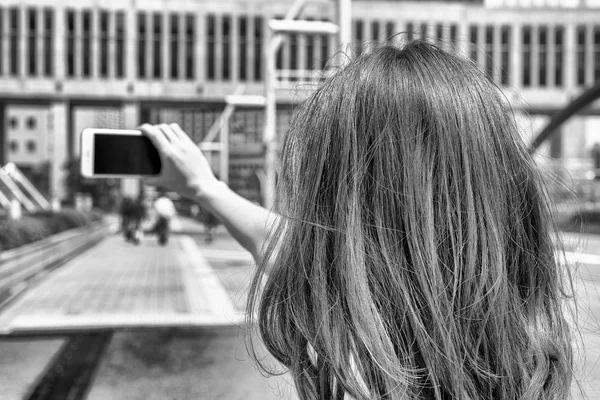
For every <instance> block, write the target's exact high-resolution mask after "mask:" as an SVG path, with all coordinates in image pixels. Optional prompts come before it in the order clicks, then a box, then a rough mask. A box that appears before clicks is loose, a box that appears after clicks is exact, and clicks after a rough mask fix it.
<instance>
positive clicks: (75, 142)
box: [0, 0, 600, 400]
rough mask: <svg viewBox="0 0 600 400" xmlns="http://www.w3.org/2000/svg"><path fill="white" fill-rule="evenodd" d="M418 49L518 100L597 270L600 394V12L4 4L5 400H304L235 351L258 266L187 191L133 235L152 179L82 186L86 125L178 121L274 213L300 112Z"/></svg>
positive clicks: (585, 264)
mask: <svg viewBox="0 0 600 400" xmlns="http://www.w3.org/2000/svg"><path fill="white" fill-rule="evenodd" d="M293 20H297V21H296V22H294V21H293ZM414 39H420V40H425V41H430V42H432V43H436V44H438V45H439V46H440V47H442V48H444V49H446V50H448V51H450V52H454V53H456V54H459V55H462V56H464V57H466V58H469V59H471V60H472V61H473V62H474V63H476V64H477V65H478V66H479V67H480V68H481V70H482V71H484V72H485V73H486V74H487V76H488V77H489V78H490V79H491V80H493V81H494V82H495V84H496V85H497V86H498V87H499V88H500V89H501V90H502V91H503V93H504V94H505V97H506V101H507V103H509V104H510V105H511V106H512V108H513V110H514V113H515V116H516V119H517V121H518V124H519V134H520V135H521V136H522V138H523V140H524V142H525V143H526V144H527V145H528V146H529V148H530V150H531V151H532V153H533V154H534V158H535V161H536V163H537V164H538V165H539V167H540V169H541V171H542V173H543V175H544V177H545V179H546V182H547V184H548V191H549V194H550V196H551V198H552V200H553V205H554V207H555V210H556V211H557V215H558V217H559V218H558V223H559V228H560V229H561V233H562V235H563V238H565V244H566V250H567V254H566V256H567V260H566V261H567V262H568V263H570V264H573V265H579V266H581V267H582V268H581V269H580V270H579V272H578V273H579V275H578V282H579V284H578V291H579V293H580V294H581V298H582V301H584V302H585V303H586V304H588V306H589V307H588V309H587V310H588V311H589V310H591V312H589V313H587V314H585V315H586V316H589V318H588V319H587V320H586V321H587V322H586V325H585V326H586V327H587V328H586V331H585V337H584V341H585V342H586V344H587V349H586V350H583V348H582V347H578V351H579V353H578V354H579V355H587V356H588V358H587V361H583V362H582V363H583V364H582V371H584V372H583V373H582V374H581V376H580V378H581V381H582V382H583V384H584V387H585V391H586V392H587V394H588V396H589V398H591V399H596V398H597V399H600V369H599V368H598V367H597V363H598V360H600V340H599V339H598V338H599V337H600V329H599V328H598V321H600V295H599V294H598V285H599V284H600V269H599V266H600V236H598V235H597V234H598V233H600V101H599V100H598V98H600V0H445V1H444V0H436V1H428V0H427V1H425V0H422V1H415V0H412V1H405V0H373V1H372V0H277V1H274V0H79V1H77V2H73V1H66V0H0V250H1V253H0V355H1V356H0V360H1V361H0V398H2V399H65V398H69V399H79V398H82V399H83V398H87V399H100V400H103V399H127V400H129V399H138V398H139V399H165V398H173V399H191V398H194V399H198V398H200V399H217V398H223V399H244V400H247V399H257V400H258V399H260V400H263V399H270V398H279V397H284V398H288V399H295V398H297V396H296V395H295V391H294V389H293V385H292V386H288V389H286V390H284V391H282V392H278V390H275V389H274V387H277V388H280V386H279V384H277V385H273V384H272V382H273V381H272V380H271V381H269V382H271V383H265V381H264V380H263V379H262V377H261V376H260V374H259V373H258V372H257V371H256V370H255V368H254V366H253V365H252V364H251V363H250V362H249V361H248V359H249V358H248V355H247V354H246V353H245V351H244V350H243V345H242V344H240V334H239V332H238V331H237V327H238V326H237V324H239V323H241V322H240V321H241V319H240V315H242V316H243V312H244V307H245V294H244V293H245V288H247V284H248V281H249V277H251V275H252V272H253V262H252V260H251V257H250V256H249V255H248V253H247V252H246V251H245V250H244V249H243V248H241V246H239V245H238V244H237V243H236V242H235V241H234V240H233V239H232V238H231V237H230V236H229V235H228V234H227V232H226V231H225V229H223V227H219V226H218V221H214V220H213V221H212V222H211V221H209V219H208V216H206V215H205V214H203V212H202V210H200V209H199V207H198V205H196V204H193V202H191V201H189V200H185V199H182V198H180V197H179V196H177V195H176V194H175V193H170V194H169V196H170V198H171V199H172V200H173V202H174V203H175V207H176V208H177V214H178V217H177V218H174V221H173V223H172V228H173V238H172V239H171V241H170V242H169V244H168V245H165V246H159V245H158V244H156V241H155V239H154V237H153V236H151V232H147V233H148V235H147V236H146V237H143V236H139V237H136V240H137V242H136V244H132V243H130V242H129V241H127V242H126V241H123V240H122V238H120V237H119V236H118V235H115V233H116V232H117V231H118V230H119V222H118V218H119V216H118V213H119V212H120V207H121V205H122V204H123V199H124V198H130V199H139V200H141V201H142V203H144V202H145V203H144V204H146V206H147V208H148V209H149V208H151V204H152V199H153V198H154V197H156V193H157V191H156V188H153V187H150V186H146V185H144V184H143V183H142V182H141V181H140V180H138V179H85V178H83V177H82V176H81V174H80V153H81V150H80V133H81V131H82V130H83V129H85V128H88V127H95V128H120V129H122V128H125V129H133V128H135V127H136V126H138V125H140V124H141V123H144V122H149V123H158V122H168V123H172V122H175V123H178V124H179V125H181V127H182V128H183V129H184V130H185V131H186V132H187V133H188V134H189V135H190V136H191V137H192V138H193V140H194V142H196V143H198V145H199V146H200V147H201V148H202V149H203V151H204V153H205V154H206V156H207V157H208V159H209V161H210V163H211V165H212V167H213V169H214V171H215V173H216V174H217V175H218V176H219V178H220V179H221V180H223V181H225V182H227V183H228V184H229V185H230V187H232V189H233V190H234V191H236V192H238V193H239V194H240V195H242V196H244V197H246V198H248V199H249V200H251V201H253V202H256V203H259V204H262V205H264V206H266V207H269V206H270V205H271V202H272V199H273V188H274V184H275V180H276V171H277V163H278V151H279V150H278V149H279V144H280V143H281V142H282V138H283V137H284V135H285V133H286V131H287V129H288V125H289V121H290V118H291V116H292V114H293V112H294V108H295V107H296V106H297V105H298V104H299V102H301V101H302V100H303V99H304V98H306V96H307V95H309V94H310V93H311V92H312V91H313V90H314V88H315V85H318V84H319V83H320V82H322V81H323V79H324V78H326V77H327V76H328V75H329V74H330V73H331V71H333V70H335V69H337V68H339V67H340V66H342V65H343V64H344V63H345V62H346V61H347V60H348V59H349V58H352V57H354V56H355V55H356V54H360V53H363V52H369V51H371V49H372V48H373V46H374V45H376V44H381V43H390V44H401V43H405V42H406V41H410V40H414ZM213 219H214V218H213ZM201 223H202V224H204V227H203V226H202V224H201ZM142 233H143V232H142ZM567 239H568V240H567ZM213 240H214V241H213ZM163 244H164V243H163ZM232 299H233V304H230V303H231V301H232ZM225 304H227V307H225V308H227V310H228V311H227V317H226V318H224V317H223V313H222V308H223V307H224V305H225ZM582 326H584V324H583V323H582ZM263 354H264V353H263ZM265 357H267V355H266V354H265ZM284 378H285V376H284ZM287 378H289V377H287ZM288 381H289V379H288ZM278 382H279V381H278ZM290 387H291V388H290ZM575 398H579V397H577V396H576V397H575Z"/></svg>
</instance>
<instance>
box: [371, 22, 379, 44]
mask: <svg viewBox="0 0 600 400" xmlns="http://www.w3.org/2000/svg"><path fill="white" fill-rule="evenodd" d="M371 40H372V41H373V42H374V43H376V42H379V22H378V21H373V22H371Z"/></svg>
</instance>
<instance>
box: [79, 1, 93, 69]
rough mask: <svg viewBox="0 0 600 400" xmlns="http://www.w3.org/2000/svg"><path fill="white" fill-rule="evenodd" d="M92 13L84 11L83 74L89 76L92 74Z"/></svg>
mask: <svg viewBox="0 0 600 400" xmlns="http://www.w3.org/2000/svg"><path fill="white" fill-rule="evenodd" d="M91 42H92V13H91V12H90V11H84V12H83V38H82V48H81V50H82V53H83V70H82V75H83V76H85V77H89V76H90V75H91V74H92V64H91V61H92V60H91V58H92V52H91Z"/></svg>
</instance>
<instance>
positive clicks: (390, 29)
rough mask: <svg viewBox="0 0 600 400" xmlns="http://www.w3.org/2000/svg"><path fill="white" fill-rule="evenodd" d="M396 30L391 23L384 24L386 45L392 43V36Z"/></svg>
mask: <svg viewBox="0 0 600 400" xmlns="http://www.w3.org/2000/svg"><path fill="white" fill-rule="evenodd" d="M395 29H396V27H395V26H394V23H393V22H388V23H387V24H385V41H386V43H388V44H389V43H391V42H392V37H393V36H394V30H395Z"/></svg>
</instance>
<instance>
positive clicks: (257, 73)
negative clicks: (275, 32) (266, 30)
mask: <svg viewBox="0 0 600 400" xmlns="http://www.w3.org/2000/svg"><path fill="white" fill-rule="evenodd" d="M262 40H263V19H262V17H254V80H255V81H260V80H261V79H262V65H261V60H262Z"/></svg>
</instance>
